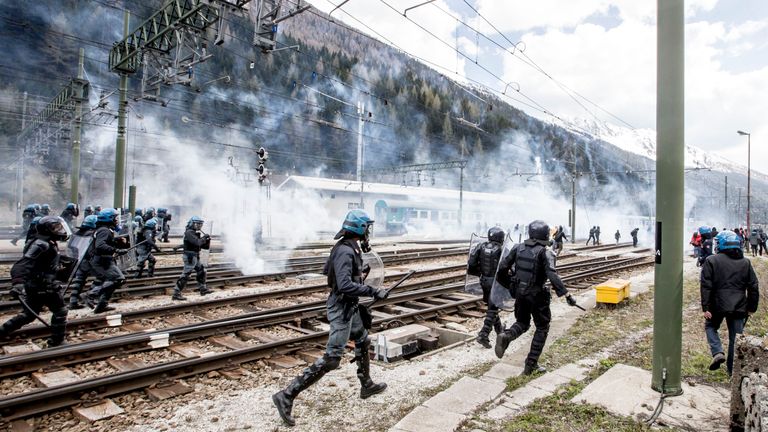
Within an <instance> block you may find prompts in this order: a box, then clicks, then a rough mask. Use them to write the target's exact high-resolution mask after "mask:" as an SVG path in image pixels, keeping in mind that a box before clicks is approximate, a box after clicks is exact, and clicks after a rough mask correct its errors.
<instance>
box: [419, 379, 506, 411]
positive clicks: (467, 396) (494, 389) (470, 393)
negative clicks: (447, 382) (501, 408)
mask: <svg viewBox="0 0 768 432" xmlns="http://www.w3.org/2000/svg"><path fill="white" fill-rule="evenodd" d="M504 389H506V385H505V384H504V383H502V382H498V383H489V382H483V381H480V380H479V379H477V378H472V377H468V376H465V377H462V378H461V379H460V380H458V381H456V382H455V383H453V385H452V386H450V387H449V388H448V389H447V390H445V391H443V392H440V393H438V394H437V395H435V396H433V397H432V398H430V399H429V400H427V401H426V402H424V404H423V405H424V406H426V407H428V408H433V409H436V410H440V411H448V412H453V413H458V414H467V413H470V412H472V411H474V410H475V409H477V408H478V407H479V406H480V405H482V404H484V403H487V402H490V401H492V400H493V399H495V398H496V397H498V396H499V395H500V394H501V393H502V392H503V391H504Z"/></svg>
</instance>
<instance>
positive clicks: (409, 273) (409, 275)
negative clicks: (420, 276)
mask: <svg viewBox="0 0 768 432" xmlns="http://www.w3.org/2000/svg"><path fill="white" fill-rule="evenodd" d="M414 274H416V270H410V271H409V272H408V273H406V274H405V276H403V277H401V278H400V280H399V281H397V282H395V284H394V285H392V286H391V287H390V288H389V289H388V290H387V297H389V293H390V292H392V290H393V289H395V288H397V287H399V286H400V285H402V284H403V282H405V281H407V280H408V279H409V278H410V277H411V276H413V275H414ZM377 301H378V300H374V301H372V302H370V303H368V307H371V306H373V305H374V304H375V303H376V302H377Z"/></svg>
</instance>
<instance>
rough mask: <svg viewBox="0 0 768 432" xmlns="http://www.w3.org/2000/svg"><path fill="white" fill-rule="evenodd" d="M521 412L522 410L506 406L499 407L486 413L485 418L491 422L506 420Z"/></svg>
mask: <svg viewBox="0 0 768 432" xmlns="http://www.w3.org/2000/svg"><path fill="white" fill-rule="evenodd" d="M521 410H522V409H521V408H510V407H508V406H506V405H499V406H497V407H495V408H493V409H491V410H489V411H488V412H487V413H485V416H486V417H488V418H489V419H491V420H504V419H509V418H512V417H514V416H515V415H517V413H519V412H520V411H521Z"/></svg>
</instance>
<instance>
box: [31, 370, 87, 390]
mask: <svg viewBox="0 0 768 432" xmlns="http://www.w3.org/2000/svg"><path fill="white" fill-rule="evenodd" d="M32 379H33V380H34V381H35V382H36V383H37V385H39V386H41V387H56V386H60V385H64V384H69V383H73V382H77V381H80V377H79V376H77V375H75V373H74V372H72V371H71V370H69V369H60V370H57V371H53V372H33V373H32Z"/></svg>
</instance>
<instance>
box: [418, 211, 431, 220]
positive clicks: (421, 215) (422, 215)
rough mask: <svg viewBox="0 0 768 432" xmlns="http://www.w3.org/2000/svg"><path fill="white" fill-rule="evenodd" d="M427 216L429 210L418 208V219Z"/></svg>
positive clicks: (426, 217)
mask: <svg viewBox="0 0 768 432" xmlns="http://www.w3.org/2000/svg"><path fill="white" fill-rule="evenodd" d="M428 218H429V211H427V210H419V219H428Z"/></svg>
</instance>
